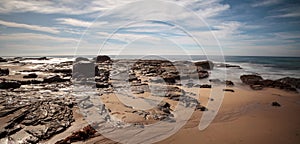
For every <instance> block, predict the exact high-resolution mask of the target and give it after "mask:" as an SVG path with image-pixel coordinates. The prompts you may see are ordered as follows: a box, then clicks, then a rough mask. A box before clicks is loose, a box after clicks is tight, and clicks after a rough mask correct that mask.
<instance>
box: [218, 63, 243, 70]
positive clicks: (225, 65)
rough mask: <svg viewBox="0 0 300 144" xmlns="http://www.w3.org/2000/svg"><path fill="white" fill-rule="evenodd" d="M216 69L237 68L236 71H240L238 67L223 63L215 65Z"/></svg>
mask: <svg viewBox="0 0 300 144" xmlns="http://www.w3.org/2000/svg"><path fill="white" fill-rule="evenodd" d="M216 67H226V68H238V69H242V68H241V67H240V66H239V65H231V64H224V63H220V64H217V65H216Z"/></svg>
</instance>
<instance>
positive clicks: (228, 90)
mask: <svg viewBox="0 0 300 144" xmlns="http://www.w3.org/2000/svg"><path fill="white" fill-rule="evenodd" d="M223 91H227V92H234V90H233V89H223Z"/></svg>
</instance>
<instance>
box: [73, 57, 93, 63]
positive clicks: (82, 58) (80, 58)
mask: <svg viewBox="0 0 300 144" xmlns="http://www.w3.org/2000/svg"><path fill="white" fill-rule="evenodd" d="M79 61H90V60H89V59H88V58H84V57H78V58H76V59H75V62H79Z"/></svg>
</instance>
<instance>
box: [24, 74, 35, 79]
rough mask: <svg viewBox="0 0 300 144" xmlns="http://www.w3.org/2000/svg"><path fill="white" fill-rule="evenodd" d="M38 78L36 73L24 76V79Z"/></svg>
mask: <svg viewBox="0 0 300 144" xmlns="http://www.w3.org/2000/svg"><path fill="white" fill-rule="evenodd" d="M37 77H38V75H37V74H35V73H31V74H28V75H25V76H23V78H37Z"/></svg>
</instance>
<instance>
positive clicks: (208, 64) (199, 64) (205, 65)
mask: <svg viewBox="0 0 300 144" xmlns="http://www.w3.org/2000/svg"><path fill="white" fill-rule="evenodd" d="M194 64H195V66H197V67H202V68H203V69H207V70H212V69H213V68H214V63H213V62H211V61H199V62H195V63H194Z"/></svg>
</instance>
